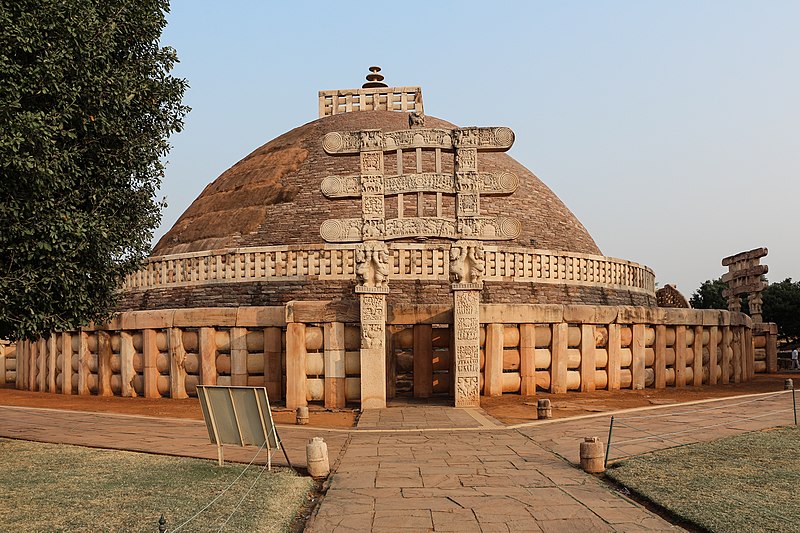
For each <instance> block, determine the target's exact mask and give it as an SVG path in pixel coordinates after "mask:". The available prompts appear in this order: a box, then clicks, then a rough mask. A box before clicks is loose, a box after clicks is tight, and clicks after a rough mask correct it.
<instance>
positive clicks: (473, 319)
mask: <svg viewBox="0 0 800 533" xmlns="http://www.w3.org/2000/svg"><path fill="white" fill-rule="evenodd" d="M480 294H481V293H480V291H478V290H474V289H469V288H462V287H459V286H458V285H457V284H454V285H453V326H454V328H455V350H454V353H455V358H456V364H455V370H456V375H455V382H456V390H455V393H456V398H455V403H456V407H480V405H481V397H480V394H481V389H480V376H481V374H480V333H481V330H480V303H481V297H480Z"/></svg>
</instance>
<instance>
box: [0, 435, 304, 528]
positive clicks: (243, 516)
mask: <svg viewBox="0 0 800 533" xmlns="http://www.w3.org/2000/svg"><path fill="white" fill-rule="evenodd" d="M262 454H263V452H262ZM245 466H246V465H238V464H230V463H229V464H226V465H225V466H224V467H219V466H217V465H216V463H215V462H212V461H206V460H201V459H184V458H175V457H166V456H159V455H149V454H142V453H133V452H123V451H111V450H97V449H92V448H82V447H79V446H68V445H57V444H43V443H38V442H27V441H18V440H9V439H0V502H2V504H0V530H2V531H89V530H91V531H148V532H153V531H157V530H158V519H159V517H160V516H161V514H162V513H163V514H164V517H165V518H166V520H167V528H168V531H172V530H173V529H174V528H176V527H178V525H180V524H181V523H182V522H184V521H185V520H187V519H188V518H190V517H191V516H192V515H194V514H195V513H196V512H197V511H199V510H200V509H202V508H203V507H204V506H205V505H206V504H207V503H209V502H210V501H211V500H213V499H214V498H215V497H216V496H217V495H218V494H220V492H222V491H223V490H224V489H225V488H226V487H228V485H230V484H231V483H232V482H234V480H235V479H236V478H237V476H239V474H241V473H242V471H243V470H244V469H245ZM261 471H262V467H261V466H260V465H253V466H251V467H250V468H249V469H247V471H246V472H245V473H244V475H242V477H241V478H240V479H239V480H238V481H237V482H236V483H235V484H234V485H233V486H232V487H231V489H230V490H228V491H227V492H226V493H225V495H224V496H222V497H221V498H220V499H219V500H218V501H217V502H216V503H214V505H212V506H211V507H210V508H209V509H208V510H207V511H205V512H203V513H202V514H201V515H200V516H198V517H197V518H196V519H195V520H193V521H192V522H191V523H189V524H187V525H186V526H185V527H184V528H182V531H192V532H194V531H217V530H218V529H220V527H221V526H222V525H223V524H224V523H225V520H226V519H227V518H228V516H229V515H230V514H231V512H232V511H233V510H234V508H235V507H236V505H237V504H238V503H239V502H240V500H242V499H243V498H244V500H243V501H242V503H241V506H240V507H239V509H238V510H237V511H236V512H235V513H234V514H233V516H232V517H231V518H230V521H229V522H228V523H227V524H226V525H225V527H224V531H259V532H262V531H263V532H279V531H288V530H289V529H290V524H291V522H292V520H293V518H294V517H295V516H296V515H297V513H298V512H299V511H300V510H301V509H302V506H303V505H304V503H305V502H306V497H307V494H308V493H309V491H310V490H311V489H312V487H313V481H312V480H311V479H310V478H307V477H301V476H298V475H297V474H295V473H294V472H293V471H291V470H288V469H276V468H273V469H272V471H271V472H269V471H266V470H264V471H263V474H262V475H261V476H260V477H259V473H260V472H261ZM251 486H252V487H253V489H252V490H251V491H250V493H249V495H248V496H247V497H245V493H246V492H247V490H248V489H249V488H250V487H251Z"/></svg>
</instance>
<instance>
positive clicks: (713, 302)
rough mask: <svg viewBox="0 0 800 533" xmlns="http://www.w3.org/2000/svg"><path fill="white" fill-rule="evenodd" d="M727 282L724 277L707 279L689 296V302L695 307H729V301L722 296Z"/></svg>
mask: <svg viewBox="0 0 800 533" xmlns="http://www.w3.org/2000/svg"><path fill="white" fill-rule="evenodd" d="M725 287H726V284H725V282H723V281H722V278H717V279H715V280H710V279H709V280H706V281H704V282H703V283H702V284H701V285H700V288H698V289H697V290H696V291H694V293H692V297H691V298H689V304H690V305H691V306H692V307H693V308H694V309H727V308H728V301H727V300H726V299H725V297H724V296H722V291H723V290H725Z"/></svg>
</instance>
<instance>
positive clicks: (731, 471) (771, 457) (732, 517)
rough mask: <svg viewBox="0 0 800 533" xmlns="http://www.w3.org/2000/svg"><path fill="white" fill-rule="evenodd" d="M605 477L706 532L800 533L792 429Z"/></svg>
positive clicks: (799, 478)
mask: <svg viewBox="0 0 800 533" xmlns="http://www.w3.org/2000/svg"><path fill="white" fill-rule="evenodd" d="M606 475H608V476H609V477H610V478H611V479H613V480H614V481H616V482H617V483H620V484H622V485H624V486H625V487H627V488H629V489H631V490H632V491H634V492H636V493H637V494H638V495H640V496H643V497H644V498H646V499H648V500H650V501H652V502H654V503H656V504H658V505H660V506H661V507H664V508H665V509H667V510H669V511H671V512H672V513H673V514H674V515H675V516H676V517H678V518H679V519H682V520H685V521H687V522H689V523H691V524H695V525H696V526H698V527H699V528H703V529H706V530H709V531H718V532H738V531H751V532H753V531H800V505H798V504H797V501H798V487H800V429H798V428H797V427H794V426H791V427H785V428H778V429H774V430H767V431H757V432H752V433H745V434H742V435H737V436H735V437H728V438H724V439H719V440H716V441H713V442H706V443H700V444H692V445H688V446H682V447H679V448H672V449H669V450H664V451H660V452H655V453H652V454H647V455H643V456H640V457H635V458H632V459H627V460H624V461H621V462H619V463H617V464H615V465H613V466H612V467H611V468H609V469H608V470H607V471H606Z"/></svg>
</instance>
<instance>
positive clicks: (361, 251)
mask: <svg viewBox="0 0 800 533" xmlns="http://www.w3.org/2000/svg"><path fill="white" fill-rule="evenodd" d="M355 259H356V277H357V278H358V289H361V292H387V291H388V290H389V271H390V266H389V248H388V247H387V246H386V243H384V242H382V241H366V242H364V243H363V244H361V245H359V246H358V247H357V248H356V253H355Z"/></svg>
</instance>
